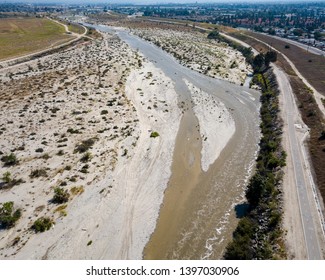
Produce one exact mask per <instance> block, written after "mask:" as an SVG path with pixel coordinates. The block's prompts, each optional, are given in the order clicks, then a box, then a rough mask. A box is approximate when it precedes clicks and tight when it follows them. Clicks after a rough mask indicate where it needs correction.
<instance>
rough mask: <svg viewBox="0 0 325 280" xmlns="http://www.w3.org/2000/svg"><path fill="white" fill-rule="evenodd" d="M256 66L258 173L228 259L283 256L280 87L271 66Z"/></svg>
mask: <svg viewBox="0 0 325 280" xmlns="http://www.w3.org/2000/svg"><path fill="white" fill-rule="evenodd" d="M261 69H263V66H262V65H260V67H258V68H256V69H255V70H256V71H255V72H256V74H255V76H254V78H253V81H254V82H255V83H257V84H258V85H259V86H260V87H261V89H262V96H261V103H262V106H261V109H260V113H261V120H262V122H261V125H260V127H261V132H262V138H261V140H260V143H259V146H260V151H259V155H258V158H257V166H256V173H255V174H254V176H253V177H252V178H251V179H250V182H249V184H248V187H247V191H246V199H247V201H248V203H249V208H248V210H247V215H246V216H245V217H244V218H242V219H241V220H240V221H239V224H238V226H237V228H236V230H235V232H234V233H233V241H232V242H230V243H229V244H228V246H227V248H226V252H225V254H224V258H225V259H229V260H230V259H232V260H238V259H240V260H251V259H282V258H286V252H285V249H284V247H283V242H282V240H283V230H282V227H281V221H282V210H281V206H282V190H281V188H282V185H281V182H282V176H283V171H282V167H284V166H285V160H286V153H285V152H284V151H283V149H282V146H281V135H282V122H281V120H280V118H279V116H278V112H279V104H278V95H279V90H278V86H277V83H276V78H275V76H274V74H273V73H272V71H271V70H270V69H267V70H266V71H265V70H264V71H263V72H259V70H261Z"/></svg>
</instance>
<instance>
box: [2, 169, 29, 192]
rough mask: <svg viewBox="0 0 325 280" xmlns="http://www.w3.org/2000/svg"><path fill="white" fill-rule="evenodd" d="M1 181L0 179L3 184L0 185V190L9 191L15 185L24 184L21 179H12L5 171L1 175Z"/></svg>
mask: <svg viewBox="0 0 325 280" xmlns="http://www.w3.org/2000/svg"><path fill="white" fill-rule="evenodd" d="M1 179H2V181H3V183H0V189H9V188H12V187H13V186H15V185H19V184H21V183H23V182H24V181H23V180H22V179H18V180H17V179H14V178H12V174H11V173H10V172H9V171H6V172H5V173H4V174H3V175H2V178H1Z"/></svg>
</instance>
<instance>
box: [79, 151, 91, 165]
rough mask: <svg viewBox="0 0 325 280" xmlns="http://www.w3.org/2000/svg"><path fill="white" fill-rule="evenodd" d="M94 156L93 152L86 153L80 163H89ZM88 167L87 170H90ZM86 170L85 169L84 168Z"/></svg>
mask: <svg viewBox="0 0 325 280" xmlns="http://www.w3.org/2000/svg"><path fill="white" fill-rule="evenodd" d="M92 157H93V156H92V154H91V152H86V153H85V154H84V155H83V156H82V157H81V159H80V161H81V162H88V161H90V160H91V159H92ZM88 167H89V166H88ZM88 167H87V168H88ZM83 168H84V167H83ZM87 168H86V169H87Z"/></svg>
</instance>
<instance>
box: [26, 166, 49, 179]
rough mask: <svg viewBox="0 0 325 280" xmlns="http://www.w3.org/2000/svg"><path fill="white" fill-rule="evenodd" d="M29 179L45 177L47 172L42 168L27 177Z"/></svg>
mask: <svg viewBox="0 0 325 280" xmlns="http://www.w3.org/2000/svg"><path fill="white" fill-rule="evenodd" d="M29 177H30V178H38V177H47V172H46V170H45V169H44V168H42V169H35V170H32V172H31V173H30V175H29Z"/></svg>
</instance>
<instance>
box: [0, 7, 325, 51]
mask: <svg viewBox="0 0 325 280" xmlns="http://www.w3.org/2000/svg"><path fill="white" fill-rule="evenodd" d="M108 11H114V12H118V13H122V14H126V15H128V16H148V17H160V18H172V19H182V20H190V21H195V22H207V23H216V24H222V25H227V26H231V27H237V28H247V29H253V30H255V31H258V32H264V33H268V34H270V35H276V36H280V37H284V38H288V39H292V40H296V41H299V42H301V43H304V44H307V45H311V46H314V47H317V48H319V49H323V50H324V49H325V3H324V2H315V3H312V2H309V3H286V4H281V3H276V4H270V3H268V4H263V3H256V4H249V3H247V4H183V5H180V4H165V5H125V4H124V5H123V4H120V5H117V4H115V5H105V4H102V5H100V4H98V5H59V4H57V5H50V6H49V5H45V4H44V5H43V4H10V3H5V4H0V17H5V16H8V14H9V15H12V13H15V12H16V13H27V14H28V13H38V14H39V13H42V12H44V13H53V12H54V13H61V14H67V13H72V14H82V13H84V14H85V15H88V14H90V13H103V12H108Z"/></svg>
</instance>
